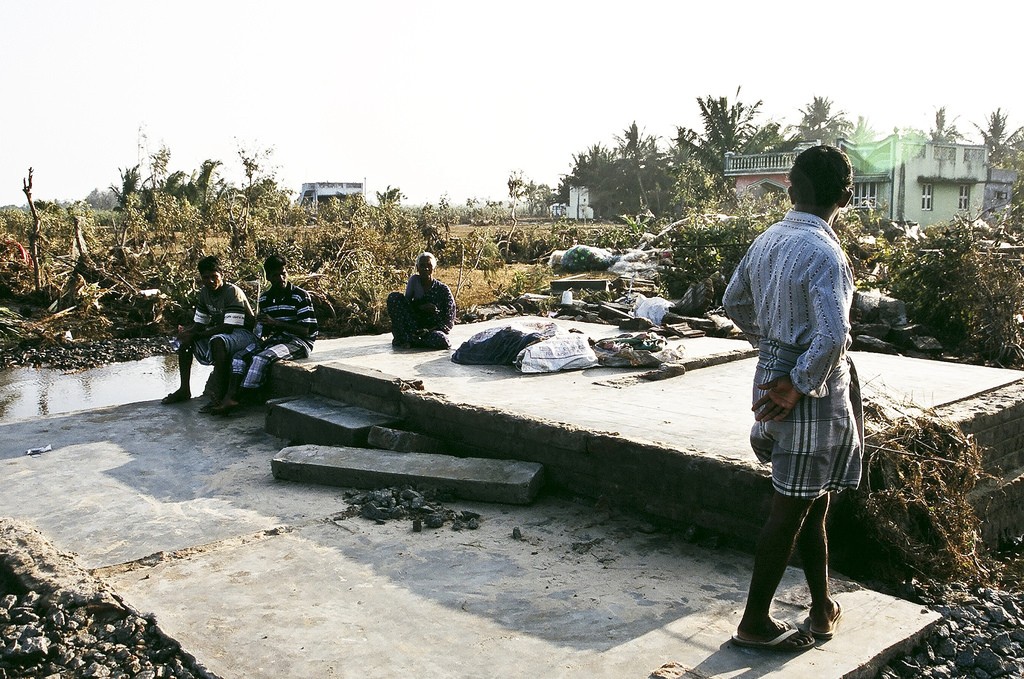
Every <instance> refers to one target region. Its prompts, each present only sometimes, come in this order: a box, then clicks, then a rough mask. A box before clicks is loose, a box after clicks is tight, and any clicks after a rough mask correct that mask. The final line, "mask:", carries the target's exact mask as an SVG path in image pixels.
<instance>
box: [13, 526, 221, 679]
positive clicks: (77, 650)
mask: <svg viewBox="0 0 1024 679" xmlns="http://www.w3.org/2000/svg"><path fill="white" fill-rule="evenodd" d="M0 677H4V678H5V679H22V678H25V679H27V678H29V677H32V678H35V677H133V678H135V679H157V678H158V677H166V678H172V677H173V678H174V679H216V678H215V675H213V674H211V673H210V672H209V671H207V670H206V669H205V668H204V667H202V666H201V665H200V664H199V663H198V662H197V661H196V659H195V658H194V657H192V656H191V655H189V654H188V653H186V652H185V651H184V650H182V648H181V646H180V645H179V644H178V642H177V641H175V640H174V639H172V638H170V637H168V636H166V635H165V634H164V633H163V631H161V630H160V628H159V627H158V626H157V623H156V620H155V619H154V618H153V616H152V615H143V614H142V613H139V612H138V611H136V610H134V609H133V608H131V607H130V606H128V605H127V604H126V603H124V601H122V600H121V599H120V597H118V596H117V595H116V594H115V593H114V592H113V591H112V590H110V588H109V587H107V586H106V585H104V584H103V583H102V582H101V581H100V580H98V579H96V578H95V577H93V576H92V575H90V574H89V573H87V572H86V571H85V570H84V569H82V568H80V567H79V566H78V565H77V564H76V563H75V561H74V557H73V556H71V555H70V554H67V553H64V552H58V551H57V550H56V549H54V547H53V546H51V545H50V544H49V542H47V541H46V539H45V538H44V537H43V536H42V535H41V534H40V533H39V532H38V531H36V530H34V529H32V528H30V527H28V526H26V525H24V524H21V523H19V522H16V521H13V520H10V519H0Z"/></svg>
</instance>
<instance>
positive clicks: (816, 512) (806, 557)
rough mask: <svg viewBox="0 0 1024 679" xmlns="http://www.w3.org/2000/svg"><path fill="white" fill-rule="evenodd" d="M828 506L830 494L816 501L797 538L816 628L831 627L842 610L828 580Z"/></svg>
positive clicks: (812, 619) (812, 622)
mask: <svg viewBox="0 0 1024 679" xmlns="http://www.w3.org/2000/svg"><path fill="white" fill-rule="evenodd" d="M828 506H829V496H828V495H827V494H826V495H822V496H821V497H819V498H818V499H817V500H815V501H814V504H812V505H811V508H810V511H808V512H807V519H806V520H805V521H804V527H803V529H802V530H801V531H800V537H799V538H798V539H797V552H798V553H799V554H800V561H801V563H802V564H803V568H804V576H805V577H806V578H807V588H808V589H810V591H811V625H812V627H813V628H814V629H816V630H828V629H830V628H831V626H832V623H833V621H834V620H835V618H836V615H837V614H838V612H839V610H838V604H836V602H835V600H834V599H833V598H832V594H831V592H830V590H829V583H828V534H827V532H826V530H825V519H826V517H827V515H828Z"/></svg>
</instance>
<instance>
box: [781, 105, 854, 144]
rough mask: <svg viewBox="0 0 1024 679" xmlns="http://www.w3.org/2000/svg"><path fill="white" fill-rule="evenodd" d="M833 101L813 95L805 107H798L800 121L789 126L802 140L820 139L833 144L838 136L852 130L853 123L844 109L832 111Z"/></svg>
mask: <svg viewBox="0 0 1024 679" xmlns="http://www.w3.org/2000/svg"><path fill="white" fill-rule="evenodd" d="M833 106H834V102H833V101H832V100H831V99H829V98H828V97H818V96H815V97H814V98H812V99H811V102H810V103H809V104H807V106H806V107H805V108H802V109H800V115H801V119H800V123H799V124H798V125H796V126H795V127H791V128H790V131H791V132H795V133H796V135H797V136H798V137H800V138H801V139H803V140H804V141H820V142H822V143H823V144H832V145H835V144H836V142H837V141H838V140H839V139H840V138H844V139H845V138H846V137H847V136H849V134H850V133H851V132H853V129H854V128H853V123H851V122H850V119H849V118H847V117H846V112H845V111H837V112H835V113H833V112H832V107H833Z"/></svg>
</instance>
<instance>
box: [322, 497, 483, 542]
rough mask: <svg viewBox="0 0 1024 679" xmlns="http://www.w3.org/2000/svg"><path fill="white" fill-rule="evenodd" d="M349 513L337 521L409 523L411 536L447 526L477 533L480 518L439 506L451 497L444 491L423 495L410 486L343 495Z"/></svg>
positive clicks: (339, 517)
mask: <svg viewBox="0 0 1024 679" xmlns="http://www.w3.org/2000/svg"><path fill="white" fill-rule="evenodd" d="M344 498H345V501H346V502H347V503H348V504H349V509H348V510H346V511H345V512H343V513H342V514H341V515H339V516H337V517H335V520H338V519H347V518H351V517H353V516H361V517H363V518H365V519H370V520H371V521H374V522H376V523H377V524H384V523H386V522H388V521H392V520H411V521H412V529H413V531H414V532H417V533H418V532H419V531H421V530H422V529H423V527H424V526H426V527H427V528H441V527H442V526H444V525H445V524H446V523H447V524H449V525H450V526H451V528H452V530H463V529H467V530H476V529H477V528H479V527H480V522H481V520H482V517H481V515H480V514H477V513H476V512H471V511H466V510H463V511H459V512H456V511H455V510H453V509H450V508H448V507H445V506H444V505H443V504H442V503H443V502H448V501H451V499H452V498H453V496H452V495H451V493H448V492H446V491H444V490H434V489H427V490H424V491H423V492H420V491H418V490H416V489H415V488H412V487H410V486H404V487H402V488H378V489H377V490H371V491H366V492H360V491H348V492H346V493H345V495H344Z"/></svg>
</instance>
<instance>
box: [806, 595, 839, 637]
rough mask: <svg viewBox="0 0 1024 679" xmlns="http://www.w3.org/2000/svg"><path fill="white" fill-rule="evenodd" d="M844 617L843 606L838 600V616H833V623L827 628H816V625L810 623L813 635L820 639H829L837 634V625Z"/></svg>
mask: <svg viewBox="0 0 1024 679" xmlns="http://www.w3.org/2000/svg"><path fill="white" fill-rule="evenodd" d="M842 618H843V607H842V606H840V605H839V602H838V601H836V617H834V618H832V624H831V626H830V627H829V629H827V630H816V629H814V625H810V626H809V627H808V629H809V630H810V632H811V636H813V637H814V638H815V639H818V640H820V641H829V640H830V639H831V638H832V637H834V636H835V634H836V627H838V626H839V621H840V620H842Z"/></svg>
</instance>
